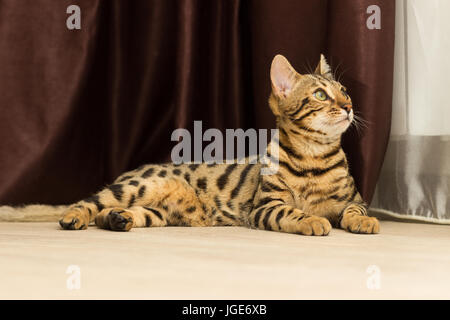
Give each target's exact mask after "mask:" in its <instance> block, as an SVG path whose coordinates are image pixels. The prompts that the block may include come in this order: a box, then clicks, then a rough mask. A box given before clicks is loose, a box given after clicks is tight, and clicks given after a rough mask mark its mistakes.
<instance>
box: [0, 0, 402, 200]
mask: <svg viewBox="0 0 450 320" xmlns="http://www.w3.org/2000/svg"><path fill="white" fill-rule="evenodd" d="M72 2H73V1H70V0H60V1H54V0H35V1H32V2H31V1H26V2H25V1H17V0H4V1H2V2H0V87H1V88H2V93H3V94H2V95H0V123H1V126H0V181H1V183H0V203H2V204H23V203H49V204H60V203H69V202H73V201H76V200H79V199H80V198H83V197H85V196H87V195H89V194H90V193H92V192H95V191H96V190H98V189H99V188H100V187H102V186H103V185H105V184H107V183H110V182H111V181H112V180H113V179H114V178H115V177H116V176H118V175H119V174H120V173H121V172H123V171H125V170H129V169H133V168H135V167H137V166H139V165H141V164H143V163H149V162H162V161H168V160H170V151H171V149H172V147H173V146H174V145H175V142H172V141H170V138H171V134H172V132H173V130H175V129H176V128H179V127H184V128H186V129H188V130H190V131H191V132H193V121H194V120H202V121H203V129H204V130H206V129H207V128H218V129H220V130H224V129H225V128H243V129H247V128H256V129H258V128H267V129H269V128H273V127H274V126H275V123H274V117H273V116H272V114H271V112H270V110H269V107H268V104H267V99H268V95H269V91H270V82H269V68H270V62H271V59H272V58H273V56H274V55H275V54H277V53H281V54H283V55H285V56H286V57H287V58H288V59H289V60H290V61H291V63H292V65H293V66H294V67H295V68H296V69H297V70H298V71H299V72H308V69H311V68H313V67H314V66H315V65H316V64H317V62H318V58H319V54H320V53H325V54H326V55H327V57H328V58H329V61H330V62H331V63H332V65H333V67H334V68H336V67H337V66H338V65H340V66H341V68H342V69H341V70H347V71H346V72H345V73H343V74H342V79H341V80H342V82H343V83H344V84H345V85H346V86H347V87H348V90H349V92H350V94H351V95H352V97H353V100H354V101H355V105H356V110H357V111H358V112H359V113H360V114H361V116H362V117H364V118H365V119H366V121H367V122H368V127H367V128H365V129H364V130H363V131H362V132H361V133H360V135H359V136H358V135H357V134H356V131H355V130H354V129H352V130H351V131H350V132H349V133H348V134H346V136H345V144H344V147H345V150H346V152H347V153H348V155H349V159H350V163H351V169H352V173H353V174H354V176H355V178H356V182H357V185H358V187H359V188H360V190H361V192H362V194H363V196H364V198H365V199H366V201H370V200H371V197H372V194H373V188H374V187H375V184H376V180H377V178H378V173H379V168H380V167H381V165H382V161H383V156H384V150H385V148H386V143H387V137H388V135H389V124H390V123H389V121H390V110H391V97H392V72H393V67H392V61H393V41H394V11H395V9H394V7H393V5H392V3H391V2H387V1H381V0H377V1H368V0H352V1H350V0H342V1H332V0H329V1H327V0H317V1H310V0H298V1H290V0H284V1H279V0H278V1H275V0H247V1H243V0H227V1H205V0H203V1H201V0H180V1H175V0H164V1H163V0H159V1H158V0H148V1H147V0H145V1H120V0H108V1H107V0H79V1H77V3H76V4H77V5H78V6H80V8H81V30H68V29H67V28H66V24H65V22H66V19H67V17H68V14H66V8H67V7H68V6H69V5H72V4H73V3H72ZM374 4H376V5H378V6H379V7H380V8H381V12H382V16H381V17H382V22H381V26H382V27H381V29H380V30H369V29H367V27H366V19H367V18H368V14H367V12H366V9H367V7H368V6H370V5H374ZM337 73H338V74H340V73H341V71H339V70H338V72H337Z"/></svg>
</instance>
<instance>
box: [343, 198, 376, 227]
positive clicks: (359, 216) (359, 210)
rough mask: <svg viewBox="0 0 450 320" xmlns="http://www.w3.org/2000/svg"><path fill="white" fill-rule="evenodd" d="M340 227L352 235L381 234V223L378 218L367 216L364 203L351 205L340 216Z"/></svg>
mask: <svg viewBox="0 0 450 320" xmlns="http://www.w3.org/2000/svg"><path fill="white" fill-rule="evenodd" d="M339 227H341V228H342V229H344V230H347V231H350V232H352V233H378V232H380V223H379V222H378V220H377V218H374V217H369V216H367V208H366V206H365V205H364V204H363V203H350V204H349V205H348V206H347V207H346V208H345V209H344V210H343V211H342V213H341V214H340V216H339Z"/></svg>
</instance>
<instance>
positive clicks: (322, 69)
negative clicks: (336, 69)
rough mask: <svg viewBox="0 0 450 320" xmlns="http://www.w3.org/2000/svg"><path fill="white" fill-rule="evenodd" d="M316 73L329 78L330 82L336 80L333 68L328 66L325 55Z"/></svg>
mask: <svg viewBox="0 0 450 320" xmlns="http://www.w3.org/2000/svg"><path fill="white" fill-rule="evenodd" d="M314 73H315V74H320V75H321V76H322V77H324V78H327V79H329V80H334V78H333V74H332V73H331V68H330V66H329V65H328V62H327V60H326V59H325V57H324V55H323V54H321V55H320V61H319V64H318V65H317V67H316V70H315V71H314Z"/></svg>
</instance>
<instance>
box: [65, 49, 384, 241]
mask: <svg viewBox="0 0 450 320" xmlns="http://www.w3.org/2000/svg"><path fill="white" fill-rule="evenodd" d="M270 78H271V84H272V93H271V95H270V98H269V105H270V108H271V110H272V112H273V113H274V115H275V117H276V121H277V128H278V129H279V141H278V140H272V141H271V142H270V143H269V145H268V147H267V155H268V156H269V160H268V162H266V163H264V164H260V163H257V164H237V163H232V164H212V163H202V164H181V165H175V164H162V165H157V164H150V165H144V166H142V167H140V168H138V169H136V170H133V171H130V172H126V173H124V174H122V175H121V176H119V177H118V178H117V179H116V181H115V182H114V183H113V184H112V185H109V186H107V187H106V188H104V189H103V190H102V191H100V192H99V193H97V194H95V195H93V196H91V197H89V198H87V199H84V200H81V201H80V202H77V203H75V204H73V205H71V206H69V207H67V208H66V209H65V212H64V213H63V216H62V219H61V220H60V221H59V223H60V225H61V227H62V228H63V229H67V230H82V229H86V228H87V227H88V225H89V223H90V222H93V221H95V224H96V225H97V226H98V227H99V228H103V229H108V230H114V231H129V230H130V229H132V228H133V227H134V228H136V227H163V226H247V227H251V228H257V229H264V230H272V231H280V232H288V233H296V234H302V235H317V236H324V235H328V234H329V232H330V230H331V227H332V225H333V226H334V227H339V228H342V229H345V230H348V231H350V232H353V233H366V234H371V233H378V232H379V229H380V227H379V222H378V220H377V219H376V218H373V217H369V216H367V206H366V204H365V203H364V201H363V200H362V198H361V196H360V194H359V193H358V191H357V189H356V186H355V183H354V180H353V178H352V177H351V175H350V174H349V168H348V164H347V159H346V156H345V154H344V151H343V150H342V148H341V135H342V134H343V133H344V132H345V131H346V130H347V128H348V127H349V126H350V124H351V123H352V121H353V120H354V114H353V108H352V101H351V99H350V96H349V95H348V94H347V91H346V89H345V87H344V86H343V85H341V84H340V83H339V82H337V81H336V80H335V79H334V77H333V75H332V72H331V70H330V67H329V65H328V64H327V62H326V60H325V58H324V56H323V55H321V56H320V62H319V64H318V66H317V68H316V69H315V71H314V73H312V74H304V75H301V74H299V73H297V72H296V71H295V70H294V68H293V67H292V66H291V65H290V64H289V62H288V61H287V59H286V58H285V57H283V56H281V55H277V56H276V57H275V58H274V59H273V61H272V66H271V70H270ZM276 147H279V149H278V157H276V158H275V156H274V154H275V153H274V152H272V151H273V150H274V148H276ZM277 164H278V170H277V172H276V173H273V174H271V175H261V174H260V170H261V169H262V168H263V167H271V166H273V165H277Z"/></svg>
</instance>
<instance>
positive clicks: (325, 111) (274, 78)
mask: <svg viewBox="0 0 450 320" xmlns="http://www.w3.org/2000/svg"><path fill="white" fill-rule="evenodd" d="M270 78H271V82H272V94H271V96H270V99H269V104H270V108H271V109H272V112H273V113H274V114H275V116H276V117H277V121H278V123H279V125H280V126H281V127H283V126H286V127H291V128H292V127H296V128H298V129H300V130H301V131H304V132H308V133H311V134H315V135H323V136H327V137H339V136H340V135H341V134H342V133H343V132H344V131H345V130H347V128H348V127H349V126H350V124H351V123H352V121H353V118H354V114H353V108H352V101H351V99H350V96H349V95H348V94H347V91H346V88H345V87H344V86H343V85H342V84H340V83H339V82H338V81H336V80H335V79H334V77H333V75H332V73H331V69H330V66H329V65H328V63H327V61H326V60H325V57H324V56H323V55H320V61H319V64H318V65H317V67H316V69H315V71H314V73H312V74H299V73H298V72H297V71H295V69H294V68H293V67H292V66H291V65H290V63H289V62H288V60H287V59H286V58H285V57H283V56H282V55H277V56H275V58H274V59H273V61H272V66H271V69H270Z"/></svg>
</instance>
